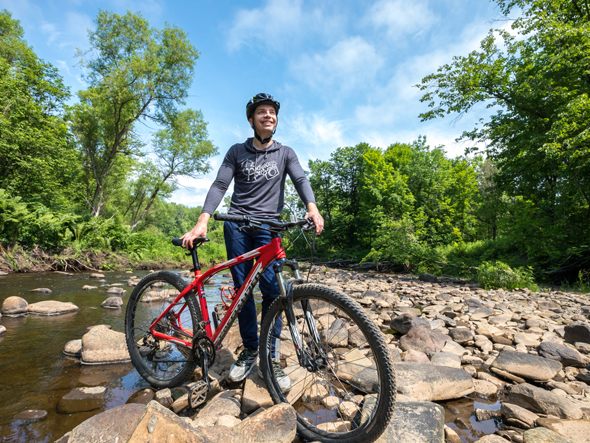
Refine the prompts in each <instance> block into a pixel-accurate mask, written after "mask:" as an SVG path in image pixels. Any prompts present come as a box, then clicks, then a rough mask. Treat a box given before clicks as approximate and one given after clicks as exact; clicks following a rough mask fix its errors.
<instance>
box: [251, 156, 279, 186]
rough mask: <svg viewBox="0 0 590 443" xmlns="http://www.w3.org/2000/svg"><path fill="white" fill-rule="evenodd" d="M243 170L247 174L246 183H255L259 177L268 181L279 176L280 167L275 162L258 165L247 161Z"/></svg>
mask: <svg viewBox="0 0 590 443" xmlns="http://www.w3.org/2000/svg"><path fill="white" fill-rule="evenodd" d="M242 169H243V171H244V174H246V177H247V178H246V181H248V182H255V181H256V180H258V178H259V177H266V179H267V180H270V179H271V178H275V177H276V176H277V175H279V167H278V166H277V162H276V161H274V160H271V161H267V162H265V163H262V164H261V165H256V164H255V163H254V162H253V161H252V160H246V161H244V162H243V163H242Z"/></svg>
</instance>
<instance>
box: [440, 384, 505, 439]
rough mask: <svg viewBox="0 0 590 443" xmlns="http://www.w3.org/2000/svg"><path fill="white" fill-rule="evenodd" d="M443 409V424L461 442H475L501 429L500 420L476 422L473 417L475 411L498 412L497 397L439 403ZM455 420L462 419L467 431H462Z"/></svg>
mask: <svg viewBox="0 0 590 443" xmlns="http://www.w3.org/2000/svg"><path fill="white" fill-rule="evenodd" d="M441 404H442V406H443V407H444V408H445V423H446V425H447V426H449V427H450V428H452V429H453V430H454V431H455V432H457V434H458V435H459V437H461V441H462V442H465V443H471V442H476V441H477V440H479V439H480V438H481V437H483V436H484V435H489V434H493V433H494V432H495V431H496V430H498V429H501V428H502V426H501V419H500V418H491V419H489V420H482V421H478V420H477V419H476V417H475V410H476V409H483V410H486V411H498V410H500V401H499V398H497V396H493V397H492V398H489V399H486V398H481V397H478V396H475V395H473V394H472V395H470V396H469V397H465V398H461V399H458V400H452V401H448V402H444V403H441ZM457 418H462V419H463V420H462V422H463V423H465V424H466V425H467V429H462V428H460V427H459V426H457V424H456V423H455V420H456V419H457Z"/></svg>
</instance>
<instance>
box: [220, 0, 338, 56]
mask: <svg viewBox="0 0 590 443" xmlns="http://www.w3.org/2000/svg"><path fill="white" fill-rule="evenodd" d="M326 3H327V4H326ZM329 3H330V2H318V1H315V2H313V3H312V2H309V4H304V1H303V0H266V4H265V5H264V6H262V7H260V8H254V9H239V10H238V11H237V12H236V13H235V15H234V18H233V20H232V22H231V24H230V29H229V31H226V32H227V40H226V43H227V48H228V49H229V50H230V51H232V52H233V51H237V50H239V49H241V48H242V47H244V46H245V47H255V46H261V47H262V48H264V49H265V50H271V51H275V52H277V51H278V52H282V51H284V50H285V49H286V48H291V47H293V46H295V45H296V44H297V43H300V42H302V41H308V40H310V39H313V41H314V44H316V45H317V44H318V42H328V43H329V42H331V41H333V40H334V39H335V38H336V39H337V38H339V36H340V34H341V32H342V28H343V26H344V21H345V19H344V18H343V17H342V15H341V14H340V13H339V11H338V9H335V10H330V8H329V6H330V5H329Z"/></svg>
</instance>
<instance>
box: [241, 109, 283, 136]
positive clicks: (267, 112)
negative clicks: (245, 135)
mask: <svg viewBox="0 0 590 443" xmlns="http://www.w3.org/2000/svg"><path fill="white" fill-rule="evenodd" d="M248 121H249V122H250V124H251V125H253V126H254V127H255V128H256V132H258V133H259V134H260V135H261V136H262V134H263V133H264V134H271V133H272V131H274V129H275V128H276V127H277V113H276V111H275V108H274V106H272V105H267V104H264V103H263V104H262V105H259V106H258V107H257V108H256V110H255V111H254V114H253V115H252V118H250V119H249V120H248Z"/></svg>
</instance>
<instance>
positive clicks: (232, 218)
mask: <svg viewBox="0 0 590 443" xmlns="http://www.w3.org/2000/svg"><path fill="white" fill-rule="evenodd" d="M213 218H214V219H215V220H219V221H230V222H236V223H240V222H243V221H246V217H244V216H243V215H230V214H214V215H213Z"/></svg>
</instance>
